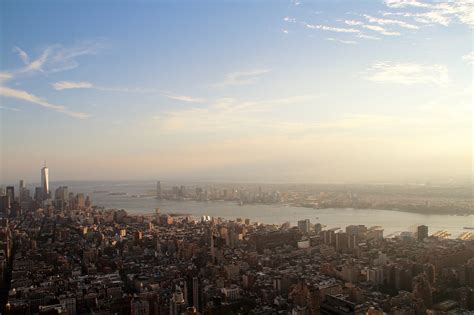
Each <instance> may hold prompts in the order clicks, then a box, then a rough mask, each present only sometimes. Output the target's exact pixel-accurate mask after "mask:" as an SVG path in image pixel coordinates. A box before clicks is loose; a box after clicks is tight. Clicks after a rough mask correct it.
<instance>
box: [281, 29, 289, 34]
mask: <svg viewBox="0 0 474 315" xmlns="http://www.w3.org/2000/svg"><path fill="white" fill-rule="evenodd" d="M281 31H282V32H283V34H288V33H289V32H288V30H285V29H282V30H281Z"/></svg>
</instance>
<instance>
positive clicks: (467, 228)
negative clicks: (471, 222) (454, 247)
mask: <svg viewBox="0 0 474 315" xmlns="http://www.w3.org/2000/svg"><path fill="white" fill-rule="evenodd" d="M464 229H465V230H474V226H465V227H464Z"/></svg>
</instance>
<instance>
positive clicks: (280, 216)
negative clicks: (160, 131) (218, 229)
mask: <svg viewBox="0 0 474 315" xmlns="http://www.w3.org/2000/svg"><path fill="white" fill-rule="evenodd" d="M58 184H61V185H68V188H69V191H70V192H74V193H84V194H87V195H89V196H90V197H91V199H92V203H93V204H94V205H97V206H101V207H105V208H107V209H108V208H117V209H125V210H127V212H130V213H131V214H150V213H154V211H155V209H156V208H160V210H161V212H162V213H180V214H189V215H191V216H194V217H196V218H200V217H201V216H203V215H210V216H215V217H223V218H225V219H229V220H234V219H236V218H239V217H240V218H249V219H251V220H252V221H253V222H255V221H258V222H262V223H269V224H282V223H284V222H287V221H289V222H290V223H291V224H292V225H296V223H297V221H298V220H301V219H310V220H311V223H321V224H324V225H327V226H328V227H329V228H333V227H341V228H344V227H345V226H347V225H351V224H364V225H367V226H375V225H380V226H382V227H383V228H384V230H385V235H390V234H393V233H397V232H402V231H410V230H411V229H412V227H413V226H415V225H419V224H425V225H428V226H429V228H430V234H431V233H434V232H436V231H439V230H447V231H448V232H449V233H451V235H452V237H457V236H458V235H459V234H461V233H462V232H466V230H464V229H463V228H464V227H465V226H467V227H474V215H470V216H455V215H434V214H418V213H409V212H403V211H391V210H377V209H311V208H304V207H293V206H289V205H284V204H272V205H263V204H250V205H243V206H240V205H238V204H237V202H226V201H209V202H199V201H173V200H157V199H156V197H155V196H154V194H155V193H156V190H155V189H156V181H128V182H117V181H108V182H101V181H82V182H81V181H71V182H56V183H51V187H52V189H54V188H55V187H57V186H58ZM169 184H171V183H168V184H167V183H165V184H164V185H165V186H167V185H169ZM182 184H188V185H191V183H189V182H188V183H182ZM194 184H199V183H194ZM201 184H202V183H201ZM169 187H171V185H170V186H169ZM94 191H98V192H96V193H94ZM109 193H125V195H110V194H109ZM147 194H148V195H149V196H144V195H147ZM140 195H143V196H141V197H140Z"/></svg>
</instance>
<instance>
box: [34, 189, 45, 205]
mask: <svg viewBox="0 0 474 315" xmlns="http://www.w3.org/2000/svg"><path fill="white" fill-rule="evenodd" d="M43 197H44V193H43V187H35V201H36V202H41V201H43Z"/></svg>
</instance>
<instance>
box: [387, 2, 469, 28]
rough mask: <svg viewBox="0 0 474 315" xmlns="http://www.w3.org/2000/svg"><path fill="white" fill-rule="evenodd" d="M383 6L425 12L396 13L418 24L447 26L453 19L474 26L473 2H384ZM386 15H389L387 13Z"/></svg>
mask: <svg viewBox="0 0 474 315" xmlns="http://www.w3.org/2000/svg"><path fill="white" fill-rule="evenodd" d="M385 4H386V5H387V6H388V7H389V8H395V9H408V8H417V9H419V10H425V12H397V14H399V15H402V16H405V17H413V18H414V19H415V21H417V22H420V23H435V24H440V25H443V26H448V25H449V24H450V23H451V22H452V20H453V19H456V20H457V21H458V22H459V23H461V24H467V25H469V26H474V1H472V0H456V1H448V0H444V1H437V2H428V1H418V0H386V1H385ZM387 15H390V13H388V14H387Z"/></svg>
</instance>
